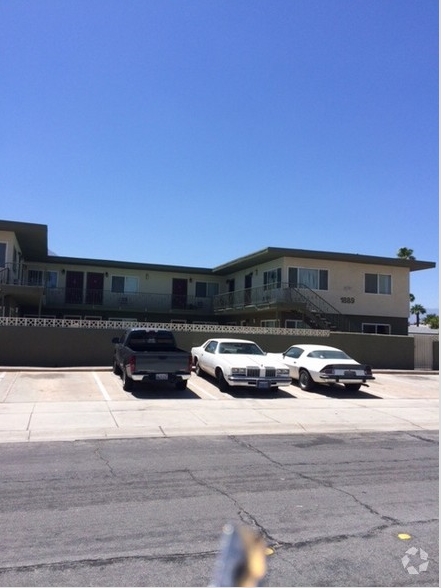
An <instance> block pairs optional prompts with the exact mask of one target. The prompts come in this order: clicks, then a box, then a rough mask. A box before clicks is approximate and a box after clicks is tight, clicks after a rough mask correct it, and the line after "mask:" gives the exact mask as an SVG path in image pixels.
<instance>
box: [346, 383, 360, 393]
mask: <svg viewBox="0 0 441 588" xmlns="http://www.w3.org/2000/svg"><path fill="white" fill-rule="evenodd" d="M345 388H346V390H350V391H351V392H357V391H358V390H360V388H361V384H345Z"/></svg>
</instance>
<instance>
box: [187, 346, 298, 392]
mask: <svg viewBox="0 0 441 588" xmlns="http://www.w3.org/2000/svg"><path fill="white" fill-rule="evenodd" d="M191 355H192V358H193V365H194V368H195V372H196V374H197V375H201V372H205V373H207V374H210V375H211V376H213V377H215V378H216V380H217V383H218V386H219V389H220V390H221V391H222V392H225V391H226V390H228V388H229V386H250V387H254V388H258V389H260V390H269V389H271V388H277V387H278V386H289V385H290V384H291V377H290V375H289V369H288V368H287V367H286V366H285V365H284V364H283V363H282V362H281V361H280V360H277V359H276V358H275V357H274V356H269V355H267V354H266V353H265V352H264V351H263V350H262V349H261V348H260V347H259V346H258V345H257V343H254V341H247V340H245V339H223V338H222V339H209V340H208V341H205V343H204V344H203V345H201V346H200V347H193V348H192V349H191Z"/></svg>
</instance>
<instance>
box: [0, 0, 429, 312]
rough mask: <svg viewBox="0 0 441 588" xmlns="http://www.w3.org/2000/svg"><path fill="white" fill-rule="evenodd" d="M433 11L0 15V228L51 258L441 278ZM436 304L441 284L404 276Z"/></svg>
mask: <svg viewBox="0 0 441 588" xmlns="http://www.w3.org/2000/svg"><path fill="white" fill-rule="evenodd" d="M438 23H439V19H438V1H437V0H424V1H422V0H357V1H355V0H75V1H71V0H33V1H32V2H30V1H28V0H26V1H23V0H3V1H2V2H1V3H0V84H1V90H0V113H1V114H0V218H3V219H6V220H14V221H25V222H35V223H43V224H47V225H48V227H49V247H50V249H51V250H52V251H53V252H55V253H56V254H58V255H66V256H71V257H88V258H96V259H115V260H122V261H137V262H146V263H161V264H162V263H164V264H178V265H191V266H201V267H214V266H216V265H220V264H223V263H226V262H227V261H231V260H232V259H235V258H237V257H241V256H243V255H247V254H250V253H252V252H254V251H257V250H259V249H263V248H265V247H267V246H273V247H293V248H299V249H313V250H325V251H334V252H343V253H359V254H369V255H379V256H387V257H395V256H396V252H397V250H398V249H399V248H400V247H408V248H411V249H413V250H414V255H415V256H416V258H417V259H421V260H425V261H436V262H437V264H438V251H439V241H438V227H439V214H438V189H439V186H438ZM411 291H412V292H413V293H414V294H415V296H416V302H418V303H420V304H423V305H424V306H425V307H426V308H438V296H439V295H438V292H439V282H438V268H437V269H436V270H429V271H422V272H416V273H413V274H412V277H411Z"/></svg>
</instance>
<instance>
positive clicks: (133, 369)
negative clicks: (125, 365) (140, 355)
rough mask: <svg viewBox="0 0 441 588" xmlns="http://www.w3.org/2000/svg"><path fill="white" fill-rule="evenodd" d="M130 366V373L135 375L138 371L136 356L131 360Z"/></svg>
mask: <svg viewBox="0 0 441 588" xmlns="http://www.w3.org/2000/svg"><path fill="white" fill-rule="evenodd" d="M129 366H130V371H131V373H132V374H133V373H135V371H136V357H135V356H134V355H131V356H130V358H129Z"/></svg>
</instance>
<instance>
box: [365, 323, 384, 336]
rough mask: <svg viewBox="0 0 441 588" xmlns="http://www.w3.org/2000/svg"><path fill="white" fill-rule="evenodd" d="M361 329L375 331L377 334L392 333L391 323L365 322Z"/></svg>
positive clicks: (368, 331)
mask: <svg viewBox="0 0 441 588" xmlns="http://www.w3.org/2000/svg"><path fill="white" fill-rule="evenodd" d="M361 331H362V333H374V334H375V335H390V325H383V324H381V323H380V324H377V323H363V324H362V327H361Z"/></svg>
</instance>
